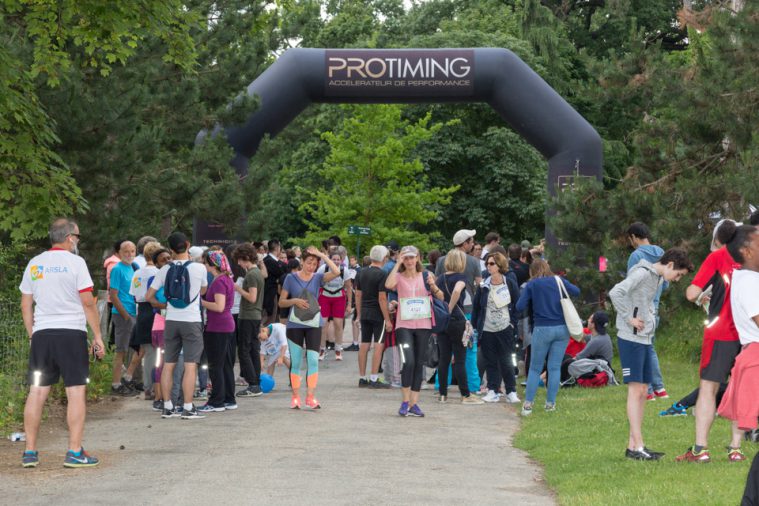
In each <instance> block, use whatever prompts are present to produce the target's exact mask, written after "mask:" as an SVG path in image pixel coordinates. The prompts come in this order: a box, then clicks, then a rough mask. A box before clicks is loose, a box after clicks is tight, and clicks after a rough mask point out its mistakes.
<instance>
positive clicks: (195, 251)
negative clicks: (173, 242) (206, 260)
mask: <svg viewBox="0 0 759 506" xmlns="http://www.w3.org/2000/svg"><path fill="white" fill-rule="evenodd" d="M207 249H208V248H207V247H205V246H191V247H190V249H189V250H187V253H188V254H189V255H190V258H192V259H198V258H200V257H202V256H203V253H204V252H205V251H206V250H207Z"/></svg>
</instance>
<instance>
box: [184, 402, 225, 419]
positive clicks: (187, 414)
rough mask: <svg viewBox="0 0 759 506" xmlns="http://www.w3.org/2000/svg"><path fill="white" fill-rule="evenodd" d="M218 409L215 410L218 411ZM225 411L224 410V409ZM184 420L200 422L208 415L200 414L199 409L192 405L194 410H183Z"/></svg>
mask: <svg viewBox="0 0 759 506" xmlns="http://www.w3.org/2000/svg"><path fill="white" fill-rule="evenodd" d="M216 409H218V408H214V410H216ZM222 411H223V409H222ZM181 417H182V420H200V419H201V418H205V417H206V415H203V414H201V413H199V412H198V409H197V408H196V407H195V405H194V404H193V405H192V408H190V409H185V410H182V415H181Z"/></svg>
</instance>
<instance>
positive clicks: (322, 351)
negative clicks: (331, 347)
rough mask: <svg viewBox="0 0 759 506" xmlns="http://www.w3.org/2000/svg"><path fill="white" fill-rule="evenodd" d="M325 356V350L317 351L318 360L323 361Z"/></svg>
mask: <svg viewBox="0 0 759 506" xmlns="http://www.w3.org/2000/svg"><path fill="white" fill-rule="evenodd" d="M325 356H327V350H325V349H324V348H322V349H321V350H319V360H324V357H325Z"/></svg>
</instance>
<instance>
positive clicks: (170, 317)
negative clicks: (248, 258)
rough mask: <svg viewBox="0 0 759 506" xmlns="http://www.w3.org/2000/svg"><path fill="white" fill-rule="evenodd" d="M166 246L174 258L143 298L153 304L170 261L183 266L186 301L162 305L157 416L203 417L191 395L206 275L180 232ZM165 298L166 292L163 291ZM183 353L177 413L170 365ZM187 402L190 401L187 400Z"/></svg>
mask: <svg viewBox="0 0 759 506" xmlns="http://www.w3.org/2000/svg"><path fill="white" fill-rule="evenodd" d="M168 243H169V249H170V250H171V252H172V255H173V257H174V259H173V261H172V262H171V263H169V264H167V265H164V266H163V267H162V268H161V270H159V271H158V273H157V274H156V275H155V279H154V280H153V284H151V285H150V288H148V293H147V294H146V295H145V299H146V300H147V301H148V302H151V303H153V304H157V303H158V301H156V299H155V295H156V292H157V291H158V290H160V289H161V288H162V287H163V286H164V284H165V282H166V275H167V274H168V272H169V269H171V268H172V264H173V265H176V266H182V265H184V267H185V268H186V269H187V272H188V273H189V278H190V286H189V303H188V304H187V305H186V306H184V307H181V306H182V304H180V303H179V302H175V303H172V301H171V300H169V302H168V304H167V305H166V328H165V330H164V366H163V367H164V368H163V372H162V374H161V393H162V394H163V412H162V413H161V418H174V417H177V416H181V417H182V418H183V419H195V418H205V416H204V415H202V414H200V413H199V412H198V411H197V410H196V409H195V406H194V405H193V404H192V396H193V393H194V392H195V376H196V374H197V370H198V362H200V356H201V355H202V354H203V318H202V315H201V312H200V297H201V296H202V295H203V294H205V293H206V289H207V288H208V277H207V275H206V268H205V267H204V266H203V264H199V263H197V262H193V261H191V260H190V254H189V252H188V250H189V248H190V241H188V240H187V236H185V235H184V234H183V233H181V232H174V233H173V234H171V235H170V236H169V239H168ZM167 298H168V293H167ZM182 351H183V353H184V374H183V376H182V393H183V395H184V406H183V408H184V409H183V410H182V413H181V415H180V414H179V413H178V412H177V411H176V410H175V409H174V405H173V403H172V402H171V387H172V383H173V375H174V367H175V366H176V365H177V360H178V359H179V353H180V352H182ZM188 401H190V402H188Z"/></svg>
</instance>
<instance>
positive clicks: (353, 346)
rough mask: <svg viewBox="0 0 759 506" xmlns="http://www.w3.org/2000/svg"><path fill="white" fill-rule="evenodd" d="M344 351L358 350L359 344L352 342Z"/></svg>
mask: <svg viewBox="0 0 759 506" xmlns="http://www.w3.org/2000/svg"><path fill="white" fill-rule="evenodd" d="M343 351H358V345H357V344H356V343H353V344H351V345H350V346H346V347H345V348H343Z"/></svg>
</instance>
